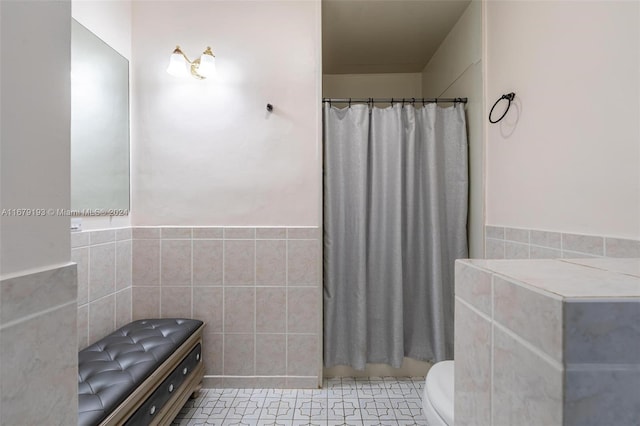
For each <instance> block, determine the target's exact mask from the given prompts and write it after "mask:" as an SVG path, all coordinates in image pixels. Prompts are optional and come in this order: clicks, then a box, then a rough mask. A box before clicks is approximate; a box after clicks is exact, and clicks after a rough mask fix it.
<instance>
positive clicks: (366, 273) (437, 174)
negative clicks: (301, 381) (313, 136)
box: [323, 104, 468, 370]
mask: <svg viewBox="0 0 640 426" xmlns="http://www.w3.org/2000/svg"><path fill="white" fill-rule="evenodd" d="M323 118H324V161H325V164H324V363H325V366H327V367H330V366H334V365H349V366H351V367H353V368H356V369H359V370H361V369H364V368H365V364H366V363H385V364H390V365H392V366H393V367H400V365H401V364H402V361H403V358H404V357H405V356H407V357H411V358H415V359H419V360H430V361H440V360H443V359H449V358H451V357H452V355H453V285H454V282H453V271H454V260H455V259H458V258H465V257H467V228H466V226H467V198H468V167H467V136H466V123H465V113H464V108H463V106H462V105H456V106H452V107H448V108H442V107H439V106H437V105H435V104H428V105H426V106H424V107H420V108H414V107H413V106H412V105H401V104H396V105H393V106H391V107H388V108H377V107H374V108H369V107H368V106H367V105H353V106H351V107H348V108H343V109H338V108H336V107H332V106H330V105H329V104H325V108H324V117H323Z"/></svg>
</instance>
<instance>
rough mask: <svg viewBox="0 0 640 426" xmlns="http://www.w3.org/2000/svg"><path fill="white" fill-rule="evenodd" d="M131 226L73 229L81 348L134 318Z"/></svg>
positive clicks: (72, 243) (72, 246)
mask: <svg viewBox="0 0 640 426" xmlns="http://www.w3.org/2000/svg"><path fill="white" fill-rule="evenodd" d="M131 248H132V243H131V228H121V229H109V230H101V231H83V232H73V233H72V234H71V260H72V261H73V262H76V263H77V265H78V349H81V348H84V347H86V346H87V345H89V344H91V343H93V342H95V341H96V340H98V339H100V338H102V337H104V336H105V335H107V334H109V333H111V332H112V331H114V330H115V329H117V328H119V327H122V326H123V325H125V324H127V323H129V322H131V319H132V304H131V301H132V299H131V297H132V288H131V270H132V256H131Z"/></svg>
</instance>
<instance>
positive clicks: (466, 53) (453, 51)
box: [422, 0, 485, 258]
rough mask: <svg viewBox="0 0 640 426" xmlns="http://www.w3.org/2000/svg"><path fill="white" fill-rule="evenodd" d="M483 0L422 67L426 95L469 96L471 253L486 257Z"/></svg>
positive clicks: (471, 7) (472, 5)
mask: <svg viewBox="0 0 640 426" xmlns="http://www.w3.org/2000/svg"><path fill="white" fill-rule="evenodd" d="M481 35H482V2H481V1H480V0H474V1H472V2H471V3H470V4H469V6H468V7H467V9H466V10H465V12H464V13H463V14H462V16H460V19H459V20H458V22H457V23H456V25H455V26H454V27H453V28H452V29H451V31H450V32H449V34H448V35H447V37H446V38H445V39H444V41H443V42H442V44H441V45H440V47H438V50H437V51H436V53H435V54H434V55H433V57H432V58H431V59H430V60H429V63H428V64H427V65H426V66H425V68H424V69H423V70H422V96H424V97H450V98H457V97H466V98H468V102H467V104H466V111H467V129H468V133H467V136H468V142H469V179H470V180H469V183H470V187H469V225H468V233H469V257H471V258H482V257H484V223H485V219H484V203H485V200H484V143H483V134H484V133H483V123H484V121H483V117H482V115H483V114H482V109H483V105H484V104H483V99H484V98H483V88H482V66H483V65H482V37H481Z"/></svg>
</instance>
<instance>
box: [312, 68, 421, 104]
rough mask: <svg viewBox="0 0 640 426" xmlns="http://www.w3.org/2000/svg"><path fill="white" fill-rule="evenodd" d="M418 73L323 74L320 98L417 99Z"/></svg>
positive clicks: (418, 95) (419, 78) (418, 93)
mask: <svg viewBox="0 0 640 426" xmlns="http://www.w3.org/2000/svg"><path fill="white" fill-rule="evenodd" d="M421 84H422V83H421V76H420V73H390V74H325V75H323V76H322V96H323V97H325V98H391V97H394V98H403V97H405V98H418V97H420V96H421Z"/></svg>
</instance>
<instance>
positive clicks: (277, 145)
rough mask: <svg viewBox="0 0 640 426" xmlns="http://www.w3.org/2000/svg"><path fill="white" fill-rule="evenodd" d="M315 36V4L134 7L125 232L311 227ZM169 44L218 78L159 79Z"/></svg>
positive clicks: (315, 161)
mask: <svg viewBox="0 0 640 426" xmlns="http://www.w3.org/2000/svg"><path fill="white" fill-rule="evenodd" d="M319 28H320V7H319V2H317V1H297V2H289V1H276V2H263V1H247V2H237V1H216V2H135V3H134V4H133V34H132V36H133V53H132V55H133V57H134V61H133V63H132V65H133V76H134V92H133V120H132V121H133V123H135V126H134V129H133V134H132V138H133V140H134V145H133V153H132V162H133V165H134V167H133V174H132V186H133V200H134V206H133V223H134V224H135V225H180V226H190V225H224V226H249V225H251V226H256V225H261V226H282V225H284V226H300V225H311V226H317V225H319V224H320V206H319V200H320V185H319V176H320V170H319V165H320V161H319V155H320V125H321V120H320V118H319V117H320V115H319V114H320V108H321V103H320V99H319V98H320V91H319V86H320V81H321V80H320V73H321V65H320V48H321V46H320V31H319ZM248 29H250V30H248ZM176 44H179V45H180V46H181V47H182V48H183V50H184V52H185V54H186V55H187V56H188V57H189V58H191V59H194V58H195V57H197V55H200V54H201V53H202V51H203V50H204V49H205V47H207V46H209V45H210V46H211V47H212V48H213V51H214V53H215V54H216V60H217V68H218V76H217V78H214V79H208V80H205V81H198V80H195V79H192V78H187V79H184V80H181V79H176V78H175V77H172V76H170V75H169V74H167V73H166V72H165V70H166V67H167V64H168V61H169V55H170V54H171V51H172V50H173V49H174V47H175V46H176ZM292 52H294V54H292ZM267 103H271V104H272V105H273V106H274V111H273V112H272V113H268V112H267V111H266V105H267Z"/></svg>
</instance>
